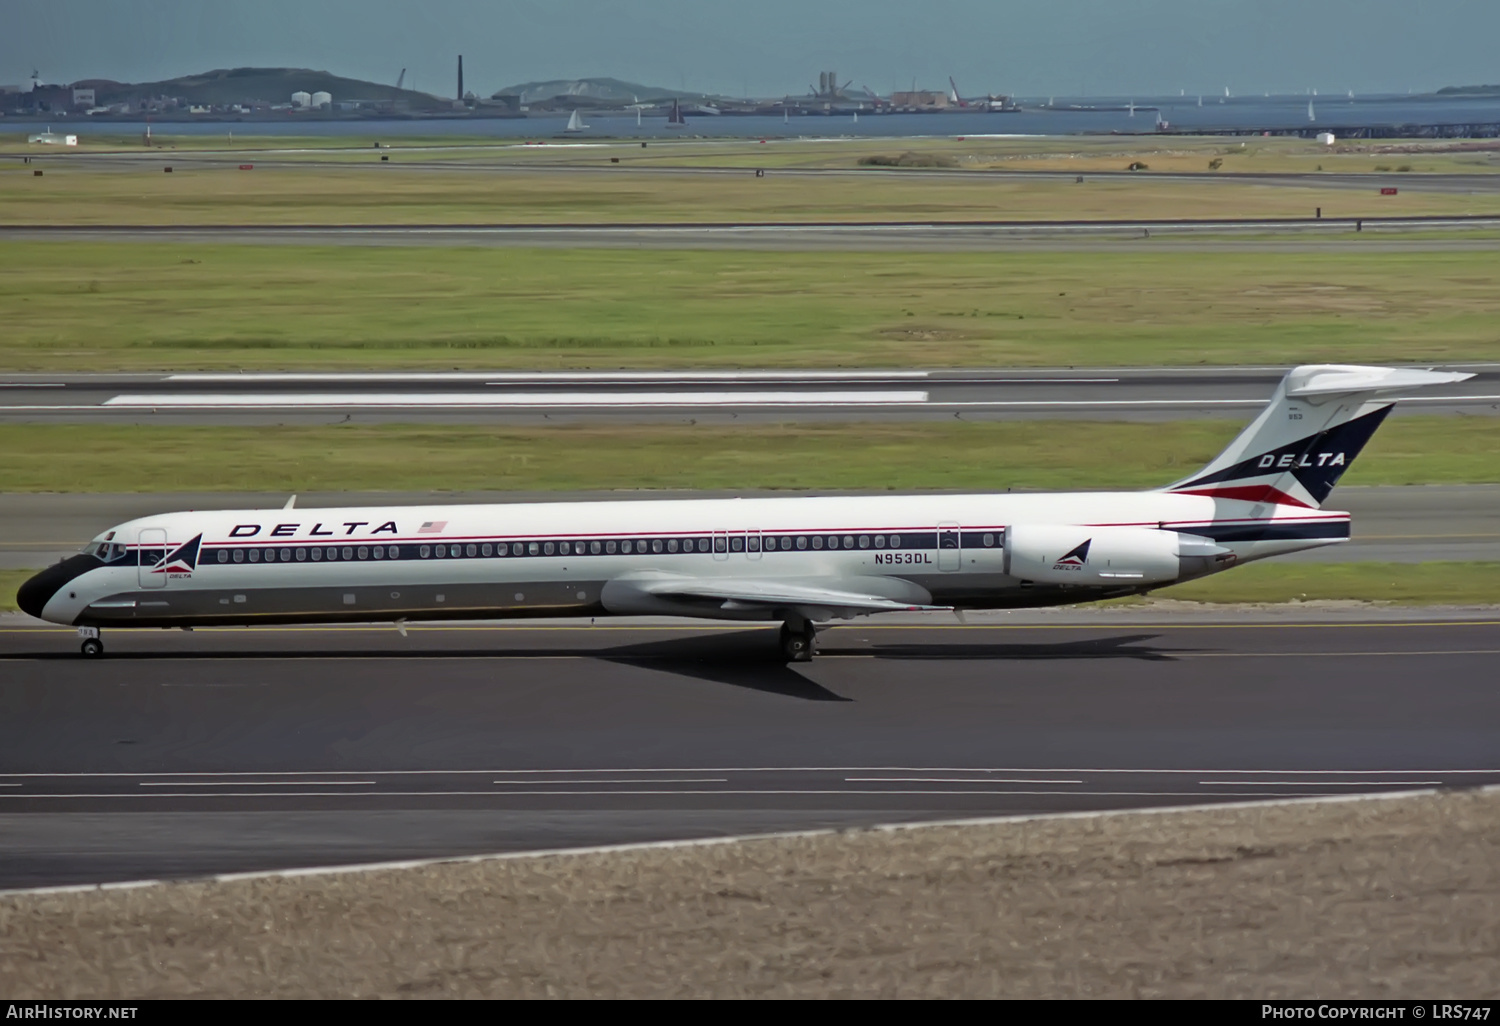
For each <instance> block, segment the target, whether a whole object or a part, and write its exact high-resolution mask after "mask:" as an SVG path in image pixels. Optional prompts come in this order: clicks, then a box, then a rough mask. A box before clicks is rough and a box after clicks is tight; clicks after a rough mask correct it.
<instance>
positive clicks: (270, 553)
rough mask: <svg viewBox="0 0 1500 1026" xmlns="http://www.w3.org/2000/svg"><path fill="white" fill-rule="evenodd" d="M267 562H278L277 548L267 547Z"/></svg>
mask: <svg viewBox="0 0 1500 1026" xmlns="http://www.w3.org/2000/svg"><path fill="white" fill-rule="evenodd" d="M266 562H267V563H274V562H276V550H275V549H267V550H266Z"/></svg>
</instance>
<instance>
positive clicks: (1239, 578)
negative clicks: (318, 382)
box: [0, 560, 1500, 612]
mask: <svg viewBox="0 0 1500 1026" xmlns="http://www.w3.org/2000/svg"><path fill="white" fill-rule="evenodd" d="M35 572H36V571H34V570H0V611H8V612H14V611H15V609H16V589H17V588H19V587H20V586H21V583H22V582H23V581H25V580H26V578H28V577H30V576H31V575H32V574H33V573H35ZM1156 596H1157V597H1159V598H1165V599H1177V600H1181V601H1185V602H1202V603H1208V604H1215V605H1221V604H1237V603H1282V602H1316V601H1328V600H1347V601H1362V602H1389V603H1393V604H1396V605H1417V606H1422V605H1444V606H1447V605H1452V606H1463V605H1490V604H1494V603H1500V563H1443V562H1432V563H1277V562H1275V561H1274V560H1273V561H1268V562H1262V563H1251V564H1249V565H1248V566H1242V567H1238V568H1236V569H1234V570H1231V571H1228V572H1226V573H1221V574H1217V575H1215V576H1213V577H1210V578H1208V579H1206V580H1202V581H1194V582H1192V583H1189V584H1180V585H1176V586H1175V587H1171V588H1164V589H1162V590H1161V591H1159V592H1157V593H1156ZM1123 601H1124V603H1127V604H1136V603H1139V602H1140V601H1141V600H1139V599H1126V600H1123ZM1120 604H1121V602H1119V601H1116V602H1110V603H1107V605H1111V606H1117V605H1120Z"/></svg>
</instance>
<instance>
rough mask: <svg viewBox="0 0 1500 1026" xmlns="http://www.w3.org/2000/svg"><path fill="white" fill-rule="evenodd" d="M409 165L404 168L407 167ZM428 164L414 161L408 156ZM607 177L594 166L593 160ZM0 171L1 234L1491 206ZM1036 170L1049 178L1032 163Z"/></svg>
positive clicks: (433, 176)
mask: <svg viewBox="0 0 1500 1026" xmlns="http://www.w3.org/2000/svg"><path fill="white" fill-rule="evenodd" d="M410 159H417V158H416V157H412V158H410ZM422 159H423V160H424V161H425V160H426V155H422ZM598 160H599V161H600V162H603V163H607V158H598ZM168 163H171V161H170V159H169V158H166V159H163V160H162V161H158V162H152V163H151V164H150V165H149V166H142V167H138V168H132V169H123V170H95V169H91V168H85V167H83V166H81V165H77V164H76V163H74V164H63V165H58V166H52V165H48V166H46V167H45V172H44V175H43V177H40V178H38V177H36V176H34V175H33V174H32V170H33V169H32V168H30V167H24V166H21V165H19V164H13V163H12V164H10V166H9V167H8V168H7V169H6V170H3V171H0V211H3V214H0V222H3V223H4V224H7V225H44V224H71V225H96V224H177V225H189V224H259V225H268V224H303V223H308V224H441V223H472V222H481V223H515V222H522V223H528V224H547V223H558V222H572V221H584V222H601V221H602V222H619V223H632V222H635V223H639V222H659V221H751V222H755V221H851V220H868V219H874V220H925V219H936V220H970V219H997V220H1018V221H1037V220H1067V219H1126V220H1130V219H1171V218H1198V219H1202V218H1228V217H1234V218H1260V217H1311V216H1313V214H1314V212H1315V211H1316V210H1317V209H1318V208H1320V207H1321V208H1322V210H1323V216H1324V217H1340V218H1348V217H1376V216H1393V215H1414V214H1497V213H1500V197H1497V196H1495V195H1494V194H1491V193H1484V192H1481V193H1449V192H1424V191H1420V190H1412V189H1403V190H1401V191H1400V192H1399V193H1398V194H1397V195H1395V196H1382V195H1380V192H1379V189H1378V187H1377V186H1376V185H1373V184H1372V185H1371V186H1370V187H1369V188H1367V189H1351V188H1339V187H1334V186H1325V187H1318V186H1316V185H1310V186H1308V187H1305V188H1304V187H1292V186H1285V185H1257V184H1252V183H1246V182H1241V181H1217V182H1216V181H1203V182H1185V181H1177V180H1152V179H1151V178H1150V177H1149V176H1144V177H1140V178H1109V179H1106V178H1094V179H1089V178H1087V177H1086V178H1085V179H1084V181H1083V182H1082V183H1078V182H1075V181H1073V180H1072V179H1048V180H1036V179H1026V178H1016V177H1007V176H1005V175H1003V174H985V175H980V174H975V175H949V176H939V177H919V176H913V175H904V174H888V173H869V172H866V173H864V174H848V175H819V176H793V175H776V174H774V173H773V174H770V175H768V176H767V177H765V178H757V177H755V176H754V175H753V174H751V173H750V172H749V171H748V170H746V171H745V172H744V173H743V174H738V175H724V174H714V175H684V174H651V173H640V172H631V171H617V172H616V173H613V174H577V173H568V172H559V171H553V172H551V173H543V172H539V171H518V170H508V171H504V170H502V171H496V170H489V171H482V172H481V171H475V170H472V169H462V168H458V167H454V168H447V169H443V168H439V169H430V168H429V169H425V170H424V169H403V168H401V167H400V165H399V164H397V165H380V164H376V165H374V166H371V167H367V168H348V169H344V168H318V169H309V168H288V167H269V168H268V167H257V168H255V169H254V170H250V171H241V170H237V169H236V168H234V167H212V168H209V167H197V168H195V167H194V166H192V165H191V164H181V165H178V166H175V167H174V168H173V172H172V174H170V175H168V174H164V173H162V170H161V168H162V166H163V165H165V164H168ZM1042 163H1047V162H1045V161H1043V162H1042Z"/></svg>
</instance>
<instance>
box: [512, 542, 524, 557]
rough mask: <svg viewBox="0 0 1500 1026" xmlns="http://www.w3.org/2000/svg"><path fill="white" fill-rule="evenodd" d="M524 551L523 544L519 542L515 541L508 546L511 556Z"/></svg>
mask: <svg viewBox="0 0 1500 1026" xmlns="http://www.w3.org/2000/svg"><path fill="white" fill-rule="evenodd" d="M525 551H526V548H525V546H523V545H522V544H521V543H520V542H515V543H513V544H512V545H511V547H510V554H511V555H512V556H519V555H521V553H523V552H525Z"/></svg>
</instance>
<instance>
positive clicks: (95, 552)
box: [83, 541, 125, 563]
mask: <svg viewBox="0 0 1500 1026" xmlns="http://www.w3.org/2000/svg"><path fill="white" fill-rule="evenodd" d="M83 551H84V552H86V553H88V554H89V555H91V556H94V557H95V558H97V559H101V560H103V561H104V562H106V563H113V562H114V561H115V560H117V559H119V558H121V557H122V556H124V555H125V546H124V545H122V544H120V543H119V542H107V541H103V542H89V543H88V544H87V545H85V546H84V547H83Z"/></svg>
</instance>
